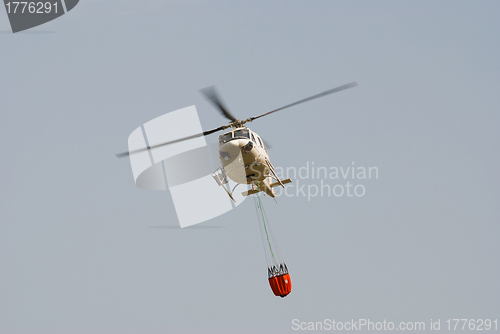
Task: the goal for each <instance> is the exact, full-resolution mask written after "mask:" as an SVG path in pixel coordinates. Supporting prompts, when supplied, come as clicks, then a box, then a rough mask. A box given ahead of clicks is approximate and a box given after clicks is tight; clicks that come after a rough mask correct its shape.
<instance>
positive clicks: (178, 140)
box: [116, 125, 226, 158]
mask: <svg viewBox="0 0 500 334" xmlns="http://www.w3.org/2000/svg"><path fill="white" fill-rule="evenodd" d="M225 128H226V126H225V125H223V126H220V127H218V128H216V129H212V130H208V131H205V132H202V133H197V134H195V135H192V136H188V137H184V138H179V139H176V140H172V141H168V142H166V143H161V144H157V145H154V146H151V147H145V148H141V149H138V150H134V151H128V152H123V153H118V154H116V156H117V157H118V158H124V157H128V156H129V155H131V154H135V153H139V152H144V151H146V150H149V149H153V148H157V147H161V146H165V145H169V144H173V143H178V142H180V141H184V140H188V139H193V138H198V137H202V136H208V135H210V134H212V133H214V132H217V131H220V130H224V129H225Z"/></svg>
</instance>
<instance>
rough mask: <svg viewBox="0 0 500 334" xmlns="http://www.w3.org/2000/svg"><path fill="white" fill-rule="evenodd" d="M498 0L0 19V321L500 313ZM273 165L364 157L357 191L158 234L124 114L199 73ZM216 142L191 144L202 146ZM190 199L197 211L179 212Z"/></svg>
mask: <svg viewBox="0 0 500 334" xmlns="http://www.w3.org/2000/svg"><path fill="white" fill-rule="evenodd" d="M499 14H500V3H499V2H498V1H439V2H436V1H418V2H416V1H412V2H410V1H378V2H376V1H368V2H362V1H356V2H354V1H272V2H268V1H260V2H255V1H254V2H251V3H245V4H244V3H241V2H236V1H174V2H172V1H152V0H151V1H123V0H120V1H118V0H112V1H111V0H110V1H91V0H86V1H85V0H82V1H80V3H79V4H78V6H77V7H75V8H74V9H73V10H72V11H71V12H70V13H68V14H67V15H64V16H62V17H61V18H59V19H57V20H54V21H53V22H49V23H47V24H45V25H42V26H40V27H37V28H35V29H33V30H29V31H27V32H26V33H18V34H12V33H11V32H10V27H9V24H8V20H7V15H6V13H5V12H4V11H2V10H0V30H2V32H3V33H2V34H0V51H1V53H0V55H1V56H0V57H1V58H0V59H1V68H2V70H1V72H0V92H1V96H0V110H1V113H0V115H1V119H0V121H1V123H0V124H1V125H2V130H1V131H0V140H1V143H2V148H1V152H2V157H1V159H0V164H1V165H0V168H1V170H2V174H1V177H0V182H1V183H0V187H1V189H2V192H1V197H0V203H1V204H0V205H1V223H0V333H6V334H7V333H8V334H11V333H16V334H17V333H23V334H25V333H26V334H28V333H29V334H35V333H36V334H38V333H44V334H45V333H47V334H49V333H50V334H54V333H78V334H80V333H82V334H83V333H85V334H86V333H106V334H108V333H116V334H128V333H134V334H135V333H289V332H293V331H292V330H291V324H292V323H291V322H292V319H294V318H298V319H300V320H301V321H322V320H323V319H325V318H334V319H336V320H341V321H349V320H350V319H351V318H355V319H357V318H370V319H371V320H373V321H382V320H384V319H386V320H387V321H425V322H429V321H430V319H431V318H432V319H437V318H441V319H442V321H444V320H445V319H447V318H475V319H477V318H495V317H499V314H500V313H499V311H500V306H499V305H500V304H499V297H500V294H499V288H500V286H499V281H500V280H499V279H500V275H499V274H500V272H499V270H498V264H499V253H500V252H499V251H500V249H499V243H498V237H499V225H498V224H499V218H500V210H499V205H498V203H499V200H500V190H499V187H500V178H499V176H498V175H499V174H498V171H499V170H500V159H499V156H498V152H499V148H500V147H499V143H500V141H499V139H500V134H499V131H498V130H499V125H500V116H499V105H500V94H499V90H500V80H499V75H500V67H499V59H500V48H499V45H500V43H499V41H500V40H499V32H500V20H499V17H500V15H499ZM354 80H356V81H357V82H358V83H359V84H360V86H359V87H357V88H353V89H350V90H348V91H345V92H341V93H338V94H336V95H335V96H331V97H326V98H323V99H321V100H318V101H314V102H310V103H308V104H304V105H301V106H298V107H294V108H293V109H288V110H284V111H282V112H279V113H276V114H274V115H271V116H268V117H266V118H264V119H261V120H260V121H259V122H255V123H254V124H250V125H251V128H252V129H253V130H254V131H256V132H257V133H259V134H260V135H261V136H262V137H263V138H264V139H266V140H268V141H269V142H271V143H272V144H273V146H274V148H273V149H272V150H271V151H270V154H271V161H272V162H273V164H274V165H276V166H297V167H300V166H303V165H304V164H305V163H306V161H314V162H315V164H316V165H318V166H350V165H351V163H352V162H353V161H354V162H355V163H356V165H357V166H377V167H378V168H379V171H380V177H379V179H378V180H372V181H370V182H367V183H366V189H367V193H366V195H365V196H364V197H363V198H347V197H343V198H333V197H330V198H328V197H326V198H316V199H313V200H312V201H310V202H308V201H307V199H305V198H303V197H299V198H280V199H279V201H278V204H275V203H274V202H273V201H271V200H269V199H267V201H266V208H267V212H268V216H269V219H270V220H271V223H272V224H273V226H274V232H275V235H276V238H277V240H278V243H279V244H280V247H281V251H282V253H283V256H284V257H285V259H286V261H287V265H288V268H289V269H290V273H291V278H292V282H293V291H292V293H291V294H290V295H289V296H288V297H287V298H285V299H281V298H277V297H275V296H273V295H272V293H271V290H270V288H269V286H268V283H267V276H266V270H267V269H266V264H265V258H264V252H263V249H262V243H261V240H260V235H259V229H258V226H257V219H256V216H255V211H254V208H253V204H252V202H251V201H247V202H245V203H244V204H243V205H241V206H240V207H238V208H237V209H236V210H233V211H231V212H229V213H227V214H225V215H224V216H221V217H218V218H216V219H213V220H211V221H209V222H206V223H204V224H203V226H221V227H223V228H204V229H189V230H180V229H171V228H152V227H155V226H167V225H168V226H173V225H176V224H177V221H176V219H177V218H176V215H175V211H174V207H173V204H172V201H171V198H170V195H169V194H168V192H148V191H143V190H140V189H139V188H137V187H135V185H134V182H133V178H132V173H131V170H130V165H129V162H128V161H127V160H120V159H117V158H116V157H115V156H114V154H115V153H119V152H122V151H124V150H126V148H127V137H128V135H129V134H130V132H132V131H133V130H134V129H135V128H136V127H137V126H139V125H141V124H143V123H144V122H146V121H149V120H151V119H153V118H155V117H157V116H159V115H162V114H164V113H166V112H169V111H173V110H177V109H179V108H182V107H186V106H189V105H192V104H196V106H197V109H198V112H199V114H200V118H201V122H202V125H203V127H204V128H205V129H210V128H214V127H217V126H219V125H221V124H225V120H224V119H223V118H222V117H220V116H219V115H218V114H217V112H216V111H215V110H214V109H213V108H212V106H211V105H209V103H208V102H207V101H205V100H204V99H203V97H202V96H201V95H200V94H199V92H198V89H200V88H203V87H206V86H209V85H213V84H215V85H217V87H218V89H219V91H220V92H221V93H222V95H223V98H224V100H225V102H226V103H227V105H228V106H229V107H230V108H231V110H232V112H233V113H234V114H235V115H237V116H238V117H241V118H243V117H248V116H252V115H256V114H260V113H263V112H266V111H269V110H272V109H275V108H278V107H280V106H282V105H285V104H288V103H290V102H293V101H295V100H298V99H301V98H304V97H307V96H309V95H312V94H316V93H318V92H321V91H323V90H327V89H330V88H333V87H335V86H339V85H342V84H345V83H348V82H351V81H354ZM215 139H216V136H212V137H210V139H209V141H214V140H215ZM193 206H194V208H195V207H196V203H194V204H193Z"/></svg>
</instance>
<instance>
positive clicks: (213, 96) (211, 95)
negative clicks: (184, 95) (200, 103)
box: [200, 86, 236, 122]
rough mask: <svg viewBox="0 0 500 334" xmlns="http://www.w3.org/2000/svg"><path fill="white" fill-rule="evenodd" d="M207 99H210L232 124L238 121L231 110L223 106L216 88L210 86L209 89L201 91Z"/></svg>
mask: <svg viewBox="0 0 500 334" xmlns="http://www.w3.org/2000/svg"><path fill="white" fill-rule="evenodd" d="M200 91H201V92H202V93H203V94H204V95H205V97H206V98H207V99H209V100H210V101H211V102H212V103H213V104H214V105H215V106H216V107H217V108H218V109H219V111H220V112H221V113H222V115H224V117H226V118H227V119H229V120H230V121H231V122H234V121H236V118H235V117H234V116H233V115H232V114H231V113H230V112H229V110H228V109H227V108H226V107H225V106H224V104H222V100H221V99H220V97H219V95H217V92H216V91H215V86H210V87H207V88H203V89H201V90H200Z"/></svg>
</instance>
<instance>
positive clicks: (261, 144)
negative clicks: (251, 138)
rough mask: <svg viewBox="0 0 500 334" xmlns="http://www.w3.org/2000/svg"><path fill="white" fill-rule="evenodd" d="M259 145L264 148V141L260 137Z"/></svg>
mask: <svg viewBox="0 0 500 334" xmlns="http://www.w3.org/2000/svg"><path fill="white" fill-rule="evenodd" d="M259 143H260V146H262V147H264V144H263V143H262V140H261V139H260V137H259Z"/></svg>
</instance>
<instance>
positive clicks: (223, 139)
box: [219, 132, 233, 143]
mask: <svg viewBox="0 0 500 334" xmlns="http://www.w3.org/2000/svg"><path fill="white" fill-rule="evenodd" d="M232 135H233V133H232V132H228V133H226V134H223V135H222V136H220V137H219V143H225V142H227V141H228V140H230V139H232V138H233V136H232Z"/></svg>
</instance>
